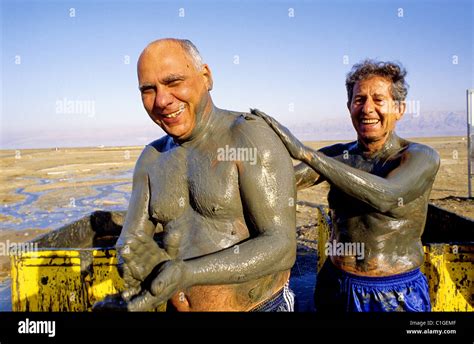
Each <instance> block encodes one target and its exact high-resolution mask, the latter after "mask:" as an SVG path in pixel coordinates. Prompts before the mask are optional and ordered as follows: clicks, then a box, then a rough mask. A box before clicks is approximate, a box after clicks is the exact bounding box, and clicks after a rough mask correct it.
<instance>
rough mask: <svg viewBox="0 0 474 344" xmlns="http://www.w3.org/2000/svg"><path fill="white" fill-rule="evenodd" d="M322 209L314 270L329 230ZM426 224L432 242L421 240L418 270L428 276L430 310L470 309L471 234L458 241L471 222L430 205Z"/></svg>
mask: <svg viewBox="0 0 474 344" xmlns="http://www.w3.org/2000/svg"><path fill="white" fill-rule="evenodd" d="M326 211H327V210H325V209H322V207H321V208H320V209H319V214H318V216H319V217H320V218H321V219H324V218H325V219H326V220H325V222H326V223H323V222H324V221H322V220H321V222H322V223H321V225H319V226H318V267H317V268H318V271H319V270H320V269H321V268H322V266H323V264H324V261H325V260H326V252H325V245H326V242H327V241H328V240H329V237H330V232H331V228H330V219H329V217H328V216H327V215H326V214H325V212H326ZM471 223H472V224H471ZM427 224H428V225H427V228H426V229H425V231H426V232H427V233H425V234H426V237H427V238H428V239H427V241H435V242H434V243H431V242H424V245H423V249H424V252H425V262H424V264H423V265H422V266H421V271H422V272H423V273H424V275H425V276H426V277H427V279H428V286H429V290H430V300H431V305H432V311H433V312H466V311H468V312H472V311H474V242H473V240H474V237H472V238H471V240H462V241H461V239H464V238H466V237H469V231H470V232H472V229H474V222H473V221H470V220H469V219H466V218H462V217H458V216H457V215H456V214H453V213H450V212H448V211H445V210H443V209H440V208H438V207H434V206H431V205H430V211H429V212H428V222H427ZM466 228H467V229H466ZM462 231H464V232H462ZM449 239H451V240H452V242H449V241H450V240H449ZM436 241H446V242H441V243H438V242H436Z"/></svg>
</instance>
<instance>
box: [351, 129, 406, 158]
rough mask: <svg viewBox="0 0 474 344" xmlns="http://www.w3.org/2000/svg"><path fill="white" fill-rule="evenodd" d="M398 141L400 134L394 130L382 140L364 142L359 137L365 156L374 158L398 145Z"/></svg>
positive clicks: (360, 147) (358, 141)
mask: <svg viewBox="0 0 474 344" xmlns="http://www.w3.org/2000/svg"><path fill="white" fill-rule="evenodd" d="M398 141H399V140H398V136H397V135H396V134H395V133H394V132H393V131H392V132H390V133H388V135H387V136H386V137H385V138H384V139H382V140H378V141H370V142H364V141H363V140H360V139H358V140H357V144H358V146H359V149H360V150H361V152H362V155H363V156H364V157H366V158H373V157H375V156H378V155H381V154H383V153H384V152H386V151H388V150H390V149H391V148H392V147H394V146H397V145H398V143H399V142H398Z"/></svg>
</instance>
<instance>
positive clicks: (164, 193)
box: [148, 112, 289, 311]
mask: <svg viewBox="0 0 474 344" xmlns="http://www.w3.org/2000/svg"><path fill="white" fill-rule="evenodd" d="M236 120H239V118H238V116H236V115H235V114H233V113H229V112H223V113H221V114H220V116H219V117H218V118H217V119H216V120H215V121H214V123H213V125H212V127H210V128H208V130H207V131H206V133H205V134H204V135H203V136H202V137H197V138H196V139H195V140H193V141H190V142H186V143H185V144H182V145H177V144H175V143H174V142H173V140H172V139H171V138H170V137H166V138H163V139H161V140H159V142H157V143H156V144H154V145H153V147H155V148H156V150H157V155H156V159H155V161H154V163H153V164H152V166H150V169H149V171H150V172H149V173H148V176H149V188H150V202H149V208H150V209H149V212H150V214H151V216H152V217H153V218H154V219H155V220H156V221H158V222H159V223H161V224H162V226H163V230H164V239H163V243H164V248H165V249H166V250H167V252H168V254H170V256H171V257H173V258H179V259H190V258H194V257H199V256H203V255H207V254H210V253H213V252H217V251H221V250H223V249H226V248H230V249H232V247H233V246H235V245H236V244H238V243H240V242H242V241H244V240H246V239H248V238H250V237H253V236H254V235H255V234H256V233H254V230H253V229H252V227H251V225H249V224H248V223H249V222H248V221H246V219H245V216H244V209H243V205H242V200H241V197H240V190H239V171H238V166H237V165H238V163H239V162H238V161H232V160H231V161H226V160H225V159H222V157H220V156H219V149H221V148H223V147H225V146H228V147H235V146H236V143H235V142H234V138H233V135H232V125H233V124H234V123H235V121H236ZM240 120H242V119H240ZM236 252H237V253H236V254H238V248H236ZM288 276H289V274H288V273H287V272H283V273H276V274H273V275H270V276H266V277H263V278H260V279H258V280H255V281H250V282H245V283H240V284H228V285H216V286H194V287H191V288H188V289H187V290H183V291H182V293H181V292H179V293H176V294H175V296H174V297H173V298H172V300H171V302H172V303H173V305H174V306H175V307H176V308H177V309H178V310H180V311H185V310H196V311H203V310H204V311H209V310H230V311H232V310H248V309H251V308H252V307H254V306H255V305H258V304H260V303H261V302H263V301H265V300H266V299H267V298H269V297H270V296H271V295H273V294H274V293H275V292H277V291H278V290H279V289H281V287H282V286H283V285H284V283H285V282H286V280H287V279H288ZM183 293H184V294H183Z"/></svg>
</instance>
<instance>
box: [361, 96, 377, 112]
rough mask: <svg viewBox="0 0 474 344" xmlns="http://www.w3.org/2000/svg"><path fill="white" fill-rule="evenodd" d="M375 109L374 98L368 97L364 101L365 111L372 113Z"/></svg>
mask: <svg viewBox="0 0 474 344" xmlns="http://www.w3.org/2000/svg"><path fill="white" fill-rule="evenodd" d="M374 109H375V107H374V102H373V101H372V99H370V98H367V99H366V100H365V103H364V108H363V111H364V113H365V114H370V113H372V112H374Z"/></svg>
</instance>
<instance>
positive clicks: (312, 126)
mask: <svg viewBox="0 0 474 344" xmlns="http://www.w3.org/2000/svg"><path fill="white" fill-rule="evenodd" d="M284 123H285V122H284ZM288 128H289V129H290V130H291V132H293V133H294V134H295V135H296V136H297V137H298V138H299V139H300V140H302V141H322V140H354V139H355V138H356V134H355V131H354V128H353V127H352V122H351V119H350V117H349V115H347V116H340V115H338V116H332V117H330V116H327V117H326V118H324V119H315V120H314V121H311V122H301V123H298V124H294V125H291V124H290V125H288ZM397 133H398V134H399V135H400V136H402V137H406V138H409V137H427V136H462V135H466V133H467V126H466V115H465V112H464V111H455V112H452V111H432V112H424V113H421V114H420V115H412V114H406V115H405V116H404V117H403V119H402V120H401V121H400V122H399V123H398V124H397ZM163 135H164V132H163V131H162V130H161V129H160V128H159V127H158V126H147V127H143V126H129V127H127V128H123V127H113V126H111V127H109V128H102V129H99V128H94V129H92V128H91V129H89V130H87V129H82V130H78V129H76V128H71V129H69V130H63V131H61V132H58V131H57V130H54V129H53V130H51V131H48V130H36V131H34V132H23V131H17V132H13V131H11V132H1V133H0V149H20V148H46V147H84V146H99V145H104V146H133V145H145V144H147V143H149V142H151V141H153V140H156V139H157V138H160V137H161V136H163Z"/></svg>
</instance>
